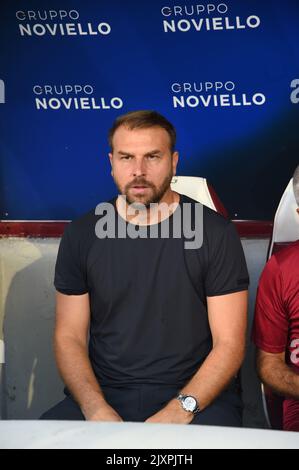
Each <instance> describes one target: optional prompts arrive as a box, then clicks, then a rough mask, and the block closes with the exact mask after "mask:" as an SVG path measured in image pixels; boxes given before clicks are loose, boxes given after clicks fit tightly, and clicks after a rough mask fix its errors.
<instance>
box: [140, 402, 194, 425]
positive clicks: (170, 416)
mask: <svg viewBox="0 0 299 470" xmlns="http://www.w3.org/2000/svg"><path fill="white" fill-rule="evenodd" d="M193 418H194V415H193V413H190V412H189V411H185V410H184V409H183V408H182V406H181V404H180V402H179V401H178V400H177V399H173V400H171V401H170V402H169V403H167V405H166V406H165V407H164V408H162V410H160V411H158V413H155V414H154V415H153V416H150V417H149V418H147V419H146V420H145V423H168V424H189V423H191V421H192V420H193Z"/></svg>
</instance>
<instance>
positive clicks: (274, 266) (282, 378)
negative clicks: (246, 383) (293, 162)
mask: <svg viewBox="0 0 299 470" xmlns="http://www.w3.org/2000/svg"><path fill="white" fill-rule="evenodd" d="M293 189H294V195H295V198H296V202H297V205H298V208H297V213H298V214H299V165H298V167H297V168H296V170H295V173H294V176H293ZM252 339H253V341H254V343H255V344H256V346H257V348H258V350H257V370H258V374H259V376H260V378H261V380H262V382H263V383H265V384H266V385H267V386H268V387H270V388H271V389H272V390H273V391H274V392H276V393H278V394H279V395H282V396H284V397H285V399H284V401H283V429H284V430H287V431H299V233H298V240H297V241H295V242H293V243H292V244H291V245H289V246H288V247H286V248H284V249H282V250H281V251H279V252H278V253H275V254H274V255H272V257H271V258H270V260H269V261H268V262H267V264H266V266H265V268H264V270H263V272H262V275H261V278H260V282H259V286H258V292H257V299H256V307H255V317H254V323H253V331H252Z"/></svg>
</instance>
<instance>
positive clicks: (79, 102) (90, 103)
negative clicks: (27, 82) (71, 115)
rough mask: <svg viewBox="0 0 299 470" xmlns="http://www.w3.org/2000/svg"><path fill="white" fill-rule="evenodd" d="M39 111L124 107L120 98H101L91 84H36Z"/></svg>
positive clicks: (34, 91)
mask: <svg viewBox="0 0 299 470" xmlns="http://www.w3.org/2000/svg"><path fill="white" fill-rule="evenodd" d="M32 91H33V96H34V104H35V107H36V109H37V110H54V111H56V110H60V109H64V110H103V111H105V110H109V109H120V108H122V107H123V105H124V103H123V99H122V98H120V97H119V96H112V97H108V96H100V94H99V93H98V92H97V91H96V88H95V86H94V85H90V84H63V85H62V84H60V85H57V84H51V85H50V84H46V85H45V84H36V85H34V86H33V88H32Z"/></svg>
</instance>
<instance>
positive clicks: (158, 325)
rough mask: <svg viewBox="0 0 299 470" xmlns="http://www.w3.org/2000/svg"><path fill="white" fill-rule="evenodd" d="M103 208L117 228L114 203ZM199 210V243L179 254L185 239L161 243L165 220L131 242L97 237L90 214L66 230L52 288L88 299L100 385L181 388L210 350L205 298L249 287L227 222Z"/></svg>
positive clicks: (239, 248)
mask: <svg viewBox="0 0 299 470" xmlns="http://www.w3.org/2000/svg"><path fill="white" fill-rule="evenodd" d="M109 202H110V203H112V204H113V206H114V217H115V221H116V222H117V221H118V220H119V218H120V216H119V214H118V212H117V210H116V206H115V202H116V197H115V198H113V199H112V200H111V201H109ZM186 202H187V203H191V205H192V207H193V208H194V207H195V206H194V205H195V204H200V203H198V202H196V201H194V200H193V199H190V198H188V197H187V196H182V195H181V196H180V209H182V204H183V203H186ZM201 207H202V209H203V210H202V213H203V243H202V246H201V247H200V248H198V249H196V250H193V249H192V250H190V249H185V248H184V246H185V245H184V237H183V235H182V236H181V237H178V238H176V237H172V236H171V237H170V238H163V237H162V236H161V230H162V228H161V227H162V225H163V223H164V221H162V223H159V224H157V226H158V228H159V231H158V233H159V235H160V236H159V237H158V238H149V237H147V238H135V239H132V238H129V237H126V238H119V237H118V236H116V237H115V238H104V239H100V238H98V237H97V235H96V230H95V227H96V223H97V222H98V221H99V219H100V217H101V216H100V215H96V214H95V210H92V211H90V212H88V213H87V214H85V215H84V216H82V217H80V218H79V219H76V220H74V221H73V222H71V223H70V224H68V225H67V227H66V229H65V231H64V234H63V237H62V239H61V243H60V246H59V251H58V256H57V261H56V267H55V281H54V285H55V287H56V289H57V290H58V291H59V292H62V293H64V294H70V295H78V294H83V293H87V292H88V293H89V296H90V311H91V323H90V339H89V355H90V360H91V364H92V367H93V370H94V372H95V375H96V377H97V378H98V380H99V383H100V384H101V385H115V384H119V385H121V384H124V385H125V384H138V383H144V384H146V383H153V384H168V385H174V386H178V387H181V386H183V385H184V384H185V383H186V382H187V381H188V380H189V379H190V378H191V377H192V375H194V374H195V372H196V371H197V369H198V368H199V366H200V365H201V363H202V362H203V361H204V360H205V358H206V357H207V355H208V354H209V352H210V350H211V348H212V338H211V332H210V328H209V322H208V315H207V303H206V296H215V295H222V294H227V293H231V292H237V291H241V290H245V289H247V287H248V283H249V279H248V272H247V267H246V261H245V257H244V253H243V249H242V245H241V242H240V239H239V236H238V234H237V232H236V229H235V227H234V225H233V223H232V222H231V221H229V220H227V219H225V218H224V217H223V216H222V215H220V214H218V213H217V212H215V211H213V210H212V209H209V208H208V207H206V206H202V205H201ZM172 219H173V214H172V215H171V216H170V217H169V220H168V223H169V224H170V227H171V221H172ZM122 221H123V222H125V221H124V219H122ZM125 225H126V226H128V222H125ZM129 225H133V224H129ZM116 226H117V224H116ZM143 228H144V229H145V230H146V231H148V227H143ZM170 233H171V234H172V231H171V230H170ZM116 235H117V234H116Z"/></svg>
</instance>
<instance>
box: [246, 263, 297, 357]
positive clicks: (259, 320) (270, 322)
mask: <svg viewBox="0 0 299 470" xmlns="http://www.w3.org/2000/svg"><path fill="white" fill-rule="evenodd" d="M282 293H283V283H282V276H281V272H280V269H279V266H278V263H277V261H276V259H275V256H272V257H271V258H270V260H269V261H268V263H267V264H266V266H265V268H264V270H263V272H262V275H261V278H260V281H259V286H258V290H257V296H256V304H255V314H254V321H253V328H252V340H253V342H254V343H255V344H256V346H257V347H258V348H260V349H262V350H263V351H266V352H269V353H280V352H283V351H285V349H286V347H287V339H288V318H287V314H286V311H285V308H284V302H283V298H282V295H283V294H282Z"/></svg>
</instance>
